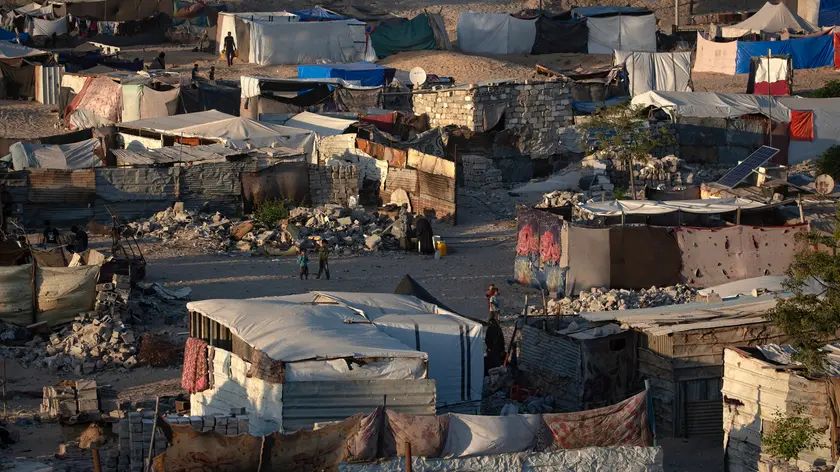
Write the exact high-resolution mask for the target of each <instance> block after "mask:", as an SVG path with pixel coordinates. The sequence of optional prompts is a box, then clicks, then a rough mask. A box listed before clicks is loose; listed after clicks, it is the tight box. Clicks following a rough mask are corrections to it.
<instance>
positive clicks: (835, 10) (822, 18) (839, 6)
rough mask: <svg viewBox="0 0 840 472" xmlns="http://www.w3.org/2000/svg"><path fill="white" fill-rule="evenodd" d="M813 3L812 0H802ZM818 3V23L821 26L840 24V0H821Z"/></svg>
mask: <svg viewBox="0 0 840 472" xmlns="http://www.w3.org/2000/svg"><path fill="white" fill-rule="evenodd" d="M802 3H812V2H802ZM816 3H818V4H819V6H820V11H819V15H818V17H817V18H818V19H817V23H818V24H819V26H820V27H823V26H826V27H831V26H837V25H840V1H838V0H819V1H817V2H816Z"/></svg>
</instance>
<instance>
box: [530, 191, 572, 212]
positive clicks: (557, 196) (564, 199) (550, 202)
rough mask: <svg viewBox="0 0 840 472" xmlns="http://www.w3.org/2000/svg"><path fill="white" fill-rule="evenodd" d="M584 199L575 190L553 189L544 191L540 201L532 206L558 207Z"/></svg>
mask: <svg viewBox="0 0 840 472" xmlns="http://www.w3.org/2000/svg"><path fill="white" fill-rule="evenodd" d="M583 201H584V198H583V194H580V193H576V192H569V191H568V190H555V191H553V192H550V193H546V194H544V195H543V197H542V201H541V202H540V203H538V204H537V205H535V206H534V208H559V207H564V206H566V205H569V204H571V205H575V204H577V203H582V202H583Z"/></svg>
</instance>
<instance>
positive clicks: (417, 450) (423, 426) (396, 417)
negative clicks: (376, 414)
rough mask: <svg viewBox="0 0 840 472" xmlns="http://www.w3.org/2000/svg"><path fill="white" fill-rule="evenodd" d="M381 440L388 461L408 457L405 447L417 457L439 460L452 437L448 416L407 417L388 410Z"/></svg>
mask: <svg viewBox="0 0 840 472" xmlns="http://www.w3.org/2000/svg"><path fill="white" fill-rule="evenodd" d="M386 414H387V420H386V427H385V430H384V432H383V437H382V448H383V451H382V452H383V455H384V456H385V457H403V456H405V453H406V450H405V445H406V443H410V444H411V455H412V456H415V457H440V455H441V454H442V453H443V446H444V445H445V444H446V437H447V436H448V435H449V415H441V416H429V415H407V414H403V413H397V412H396V411H392V410H388V411H387V412H386Z"/></svg>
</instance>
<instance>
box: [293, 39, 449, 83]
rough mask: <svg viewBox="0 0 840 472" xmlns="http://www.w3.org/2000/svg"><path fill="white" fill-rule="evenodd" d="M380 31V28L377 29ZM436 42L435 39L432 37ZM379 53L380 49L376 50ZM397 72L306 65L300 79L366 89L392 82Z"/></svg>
mask: <svg viewBox="0 0 840 472" xmlns="http://www.w3.org/2000/svg"><path fill="white" fill-rule="evenodd" d="M377 29H378V28H377ZM432 40H434V37H432ZM376 51H377V53H379V49H377V50H376ZM394 72H395V70H394V69H393V68H390V67H384V66H380V65H377V64H373V63H370V62H366V61H362V62H352V63H350V64H306V65H299V66H298V78H300V79H342V80H346V81H347V82H350V83H356V84H358V85H362V86H365V87H381V86H383V85H385V84H387V83H390V82H391V79H393V78H394Z"/></svg>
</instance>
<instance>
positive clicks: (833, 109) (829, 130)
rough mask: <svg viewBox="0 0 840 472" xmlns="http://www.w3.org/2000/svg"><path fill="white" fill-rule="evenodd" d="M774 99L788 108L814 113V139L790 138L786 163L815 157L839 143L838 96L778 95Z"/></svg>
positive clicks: (839, 105) (839, 109)
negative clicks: (804, 96) (802, 96)
mask: <svg viewBox="0 0 840 472" xmlns="http://www.w3.org/2000/svg"><path fill="white" fill-rule="evenodd" d="M776 101H777V102H779V103H781V104H783V105H784V106H785V107H786V108H788V109H790V110H797V111H812V112H813V113H814V139H813V140H812V141H801V140H796V139H791V140H790V145H789V146H788V164H796V163H799V162H802V161H804V160H806V159H816V158H817V157H819V156H820V155H821V154H822V153H823V152H824V151H825V150H826V149H828V148H830V147H831V146H835V145H838V144H840V98H800V97H779V98H777V99H776Z"/></svg>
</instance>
